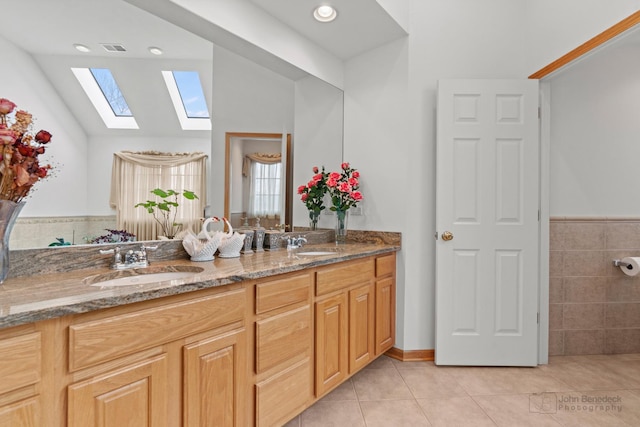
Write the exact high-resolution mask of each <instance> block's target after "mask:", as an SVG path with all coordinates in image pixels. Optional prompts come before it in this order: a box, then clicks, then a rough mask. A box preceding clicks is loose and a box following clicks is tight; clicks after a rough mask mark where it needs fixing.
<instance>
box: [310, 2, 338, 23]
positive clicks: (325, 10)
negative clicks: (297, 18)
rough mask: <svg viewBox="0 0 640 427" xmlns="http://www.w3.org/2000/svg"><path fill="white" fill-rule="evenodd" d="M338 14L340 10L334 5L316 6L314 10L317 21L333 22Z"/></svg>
mask: <svg viewBox="0 0 640 427" xmlns="http://www.w3.org/2000/svg"><path fill="white" fill-rule="evenodd" d="M337 16H338V12H337V11H336V10H335V9H334V8H333V6H329V5H322V6H318V7H316V10H314V11H313V17H314V18H316V21H320V22H331V21H333V20H334V19H336V17H337Z"/></svg>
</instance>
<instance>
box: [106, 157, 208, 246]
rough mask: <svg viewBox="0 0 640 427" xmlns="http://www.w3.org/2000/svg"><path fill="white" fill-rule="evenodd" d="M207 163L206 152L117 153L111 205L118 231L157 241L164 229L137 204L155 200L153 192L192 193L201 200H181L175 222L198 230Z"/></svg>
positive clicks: (202, 207) (112, 178)
mask: <svg viewBox="0 0 640 427" xmlns="http://www.w3.org/2000/svg"><path fill="white" fill-rule="evenodd" d="M206 161H207V155H206V154H204V153H159V152H155V151H145V152H137V153H135V152H131V151H122V152H118V153H114V155H113V167H112V171H111V197H110V200H109V203H110V205H111V207H112V208H114V209H116V220H117V228H118V229H119V230H127V231H128V232H129V233H133V234H135V235H136V237H137V239H138V240H154V239H157V238H158V235H159V234H162V230H161V229H160V227H159V226H158V224H157V222H156V221H155V220H154V219H153V216H152V215H151V214H149V213H148V212H147V210H146V209H145V208H143V207H138V208H136V207H135V205H136V204H138V203H142V202H146V201H147V200H156V201H159V200H160V199H159V198H157V197H156V196H155V195H153V194H152V193H151V191H152V190H154V189H156V188H160V189H162V190H169V189H171V190H175V191H177V192H180V193H181V192H183V191H184V190H189V191H193V192H194V193H195V194H196V195H197V196H198V199H195V200H187V199H185V198H184V197H182V196H179V197H178V203H179V206H178V208H177V216H176V222H178V223H181V224H183V227H182V229H183V230H186V229H191V230H193V231H196V232H197V231H199V227H200V218H202V216H203V214H204V206H206Z"/></svg>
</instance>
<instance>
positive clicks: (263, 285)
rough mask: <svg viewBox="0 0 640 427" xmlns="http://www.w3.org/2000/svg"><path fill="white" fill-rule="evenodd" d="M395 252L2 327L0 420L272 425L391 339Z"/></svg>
mask: <svg viewBox="0 0 640 427" xmlns="http://www.w3.org/2000/svg"><path fill="white" fill-rule="evenodd" d="M394 329H395V253H391V254H390V255H380V256H371V257H367V258H362V259H357V260H352V261H345V262H340V263H336V264H332V265H327V266H320V267H315V268H309V269H306V270H302V271H297V272H292V273H287V274H281V275H276V276H270V277H266V278H264V279H258V280H247V281H244V282H239V283H235V284H231V285H226V286H220V287H214V288H210V289H206V290H201V291H194V292H191V293H185V294H181V295H173V296H167V297H163V298H158V299H153V300H148V301H143V302H137V303H133V304H125V305H121V306H117V307H113V308H108V309H103V310H96V311H93V312H89V313H84V314H77V315H69V316H64V317H59V318H53V319H49V320H44V321H40V322H36V323H32V324H27V325H22V326H18V327H14V328H7V329H1V330H0V355H2V357H0V427H8V426H11V427H15V426H38V427H40V426H43V427H58V426H65V425H66V426H69V427H90V426H102V427H110V426H116V427H122V426H125V425H135V426H153V427H157V426H160V427H165V426H166V427H173V426H185V427H187V426H188V427H192V426H197V427H207V426H211V427H214V426H215V427H227V426H241V427H245V426H258V427H271V426H278V425H283V424H285V423H286V422H288V421H289V420H290V419H292V418H293V417H295V416H296V415H297V414H299V413H300V412H302V411H303V410H304V409H306V408H307V407H309V406H310V405H312V404H313V403H314V402H315V401H316V400H318V399H319V398H320V397H322V395H324V394H326V393H327V392H328V391H330V390H332V389H333V388H335V387H337V386H338V385H339V384H340V383H342V382H343V381H345V380H346V379H347V378H349V377H350V376H351V375H353V374H354V373H355V372H357V371H358V370H359V369H361V368H362V367H363V366H365V365H366V364H368V363H369V362H371V361H372V360H373V359H375V358H376V357H377V356H378V355H380V354H381V353H382V352H384V351H386V350H388V349H389V348H391V346H392V345H393V343H394Z"/></svg>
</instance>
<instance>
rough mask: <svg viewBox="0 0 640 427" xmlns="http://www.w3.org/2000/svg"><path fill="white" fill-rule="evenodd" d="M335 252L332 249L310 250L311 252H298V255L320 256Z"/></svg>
mask: <svg viewBox="0 0 640 427" xmlns="http://www.w3.org/2000/svg"><path fill="white" fill-rule="evenodd" d="M333 254H335V252H332V251H310V252H298V253H297V255H302V256H320V255H333Z"/></svg>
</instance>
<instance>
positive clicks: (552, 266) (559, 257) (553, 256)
mask: <svg viewBox="0 0 640 427" xmlns="http://www.w3.org/2000/svg"><path fill="white" fill-rule="evenodd" d="M563 258H564V252H563V251H550V252H549V277H562V273H563V272H562V265H563Z"/></svg>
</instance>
